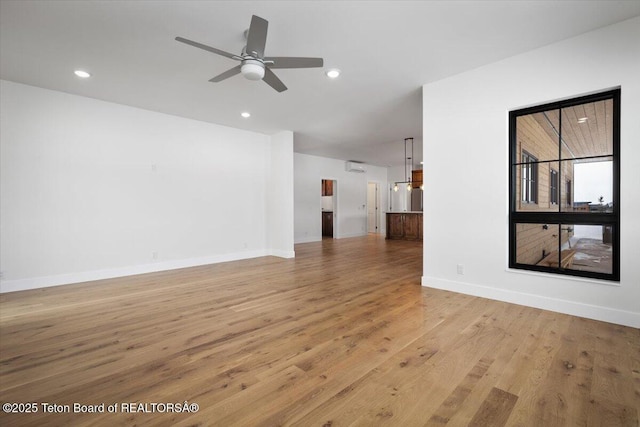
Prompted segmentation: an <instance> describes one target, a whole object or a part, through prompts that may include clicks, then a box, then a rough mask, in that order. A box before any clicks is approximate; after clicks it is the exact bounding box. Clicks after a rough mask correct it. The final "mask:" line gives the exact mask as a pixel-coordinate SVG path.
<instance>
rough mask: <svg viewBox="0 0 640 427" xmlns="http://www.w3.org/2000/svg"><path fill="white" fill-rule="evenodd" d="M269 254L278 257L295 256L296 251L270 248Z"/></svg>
mask: <svg viewBox="0 0 640 427" xmlns="http://www.w3.org/2000/svg"><path fill="white" fill-rule="evenodd" d="M269 255H273V256H277V257H279V258H295V257H296V251H281V250H279V249H272V250H270V251H269Z"/></svg>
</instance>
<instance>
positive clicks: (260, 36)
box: [176, 15, 323, 92]
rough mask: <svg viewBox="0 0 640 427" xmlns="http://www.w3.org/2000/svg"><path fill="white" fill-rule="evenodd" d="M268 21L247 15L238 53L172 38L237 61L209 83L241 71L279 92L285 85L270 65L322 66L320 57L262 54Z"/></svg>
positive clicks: (283, 89)
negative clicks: (248, 22)
mask: <svg viewBox="0 0 640 427" xmlns="http://www.w3.org/2000/svg"><path fill="white" fill-rule="evenodd" d="M268 26H269V21H267V20H266V19H263V18H260V17H259V16H256V15H253V16H252V17H251V25H250V26H249V29H248V30H247V31H246V32H245V35H246V38H247V45H246V46H245V47H244V48H243V49H242V53H241V54H240V55H234V54H232V53H229V52H225V51H224V50H220V49H216V48H215V47H211V46H207V45H204V44H202V43H198V42H194V41H192V40H188V39H185V38H183V37H176V40H177V41H179V42H181V43H186V44H188V45H191V46H194V47H197V48H200V49H204V50H207V51H209V52H213V53H215V54H218V55H222V56H226V57H227V58H231V59H234V60H236V61H240V65H237V66H235V67H233V68H232V69H230V70H227V71H225V72H224V73H222V74H219V75H217V76H215V77H213V78H212V79H210V80H209V81H210V82H214V83H217V82H220V81H222V80H225V79H228V78H229V77H232V76H235V75H236V74H242V75H243V76H244V77H245V78H247V79H249V80H264V81H265V83H267V84H268V85H269V86H271V87H272V88H274V89H275V90H277V91H278V92H283V91H285V90H287V87H286V86H285V85H284V83H282V81H281V80H280V79H279V78H278V77H277V76H276V75H275V74H274V73H273V71H271V68H274V69H275V68H316V67H322V65H323V61H322V58H301V57H291V56H289V57H288V56H264V46H265V44H266V43H267V27H268Z"/></svg>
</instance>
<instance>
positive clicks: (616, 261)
mask: <svg viewBox="0 0 640 427" xmlns="http://www.w3.org/2000/svg"><path fill="white" fill-rule="evenodd" d="M620 93H621V92H620V89H615V90H610V91H606V92H602V93H597V94H594V95H588V96H581V97H577V98H573V99H567V100H564V101H557V102H553V103H549V104H544V105H539V106H534V107H529V108H525V109H521V110H515V111H510V112H509V171H510V172H509V267H510V268H516V269H524V270H534V271H541V272H550V273H557V274H565V275H573V276H581V277H591V278H597V279H606V280H615V281H618V280H620V163H619V155H620Z"/></svg>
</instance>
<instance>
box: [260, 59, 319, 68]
mask: <svg viewBox="0 0 640 427" xmlns="http://www.w3.org/2000/svg"><path fill="white" fill-rule="evenodd" d="M264 60H265V61H273V64H271V65H268V67H269V68H316V67H322V66H323V64H324V61H323V60H322V58H299V57H294V56H269V57H267V58H264Z"/></svg>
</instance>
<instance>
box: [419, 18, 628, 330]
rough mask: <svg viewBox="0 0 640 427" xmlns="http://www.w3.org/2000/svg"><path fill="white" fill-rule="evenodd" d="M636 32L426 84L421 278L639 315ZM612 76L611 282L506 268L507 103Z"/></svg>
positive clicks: (576, 91) (578, 308) (613, 33)
mask: <svg viewBox="0 0 640 427" xmlns="http://www.w3.org/2000/svg"><path fill="white" fill-rule="evenodd" d="M638 40H640V18H634V19H632V20H628V21H625V22H622V23H620V24H617V25H613V26H610V27H605V28H602V29H600V30H597V31H593V32H590V33H586V34H584V35H581V36H579V37H576V38H573V39H569V40H565V41H563V42H560V43H556V44H553V45H550V46H546V47H544V48H541V49H537V50H534V51H531V52H528V53H525V54H522V55H518V56H515V57H512V58H509V59H506V60H503V61H500V62H497V63H494V64H491V65H488V66H485V67H481V68H478V69H475V70H473V71H470V72H467V73H463V74H459V75H456V76H453V77H451V78H448V79H445V80H441V81H438V82H435V83H432V84H427V85H425V86H424V87H423V97H422V98H423V128H424V141H425V142H424V153H425V155H424V159H425V165H424V174H425V182H427V183H429V185H427V186H426V187H425V200H430V201H437V202H435V203H429V208H428V209H429V215H425V217H424V221H425V222H424V275H423V278H422V283H423V285H424V286H432V287H437V288H443V289H449V290H453V291H459V292H463V293H469V294H473V295H480V296H484V297H488V298H495V299H499V300H504V301H511V302H515V303H519V304H524V305H530V306H534V307H540V308H545V309H550V310H555V311H560V312H565V313H570V314H575V315H578V316H583V317H589V318H594V319H600V320H605V321H610V322H614V323H619V324H625V325H631V326H635V327H640V263H639V262H638V260H637V255H638V253H639V249H640V220H639V218H640V216H639V215H638V212H640V193H639V192H638V188H637V183H638V182H640V144H639V143H638V141H640V120H638V118H639V117H640V78H639V77H638V76H640V43H639V42H638ZM617 86H620V87H621V88H622V106H621V180H622V183H621V203H620V206H621V209H622V210H621V233H622V236H621V248H620V255H621V281H620V283H619V284H615V283H609V282H602V281H595V280H582V279H573V278H565V277H563V276H556V275H550V274H538V273H523V272H514V271H508V269H507V257H508V183H507V180H508V135H507V130H508V111H509V110H513V109H518V108H522V107H525V106H530V105H535V104H540V103H545V102H549V101H554V100H558V99H564V98H570V97H574V96H576V95H581V94H586V93H591V92H596V91H601V90H604V89H609V88H613V87H617ZM457 264H463V265H464V267H465V274H464V275H458V274H457V273H456V265H457Z"/></svg>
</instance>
